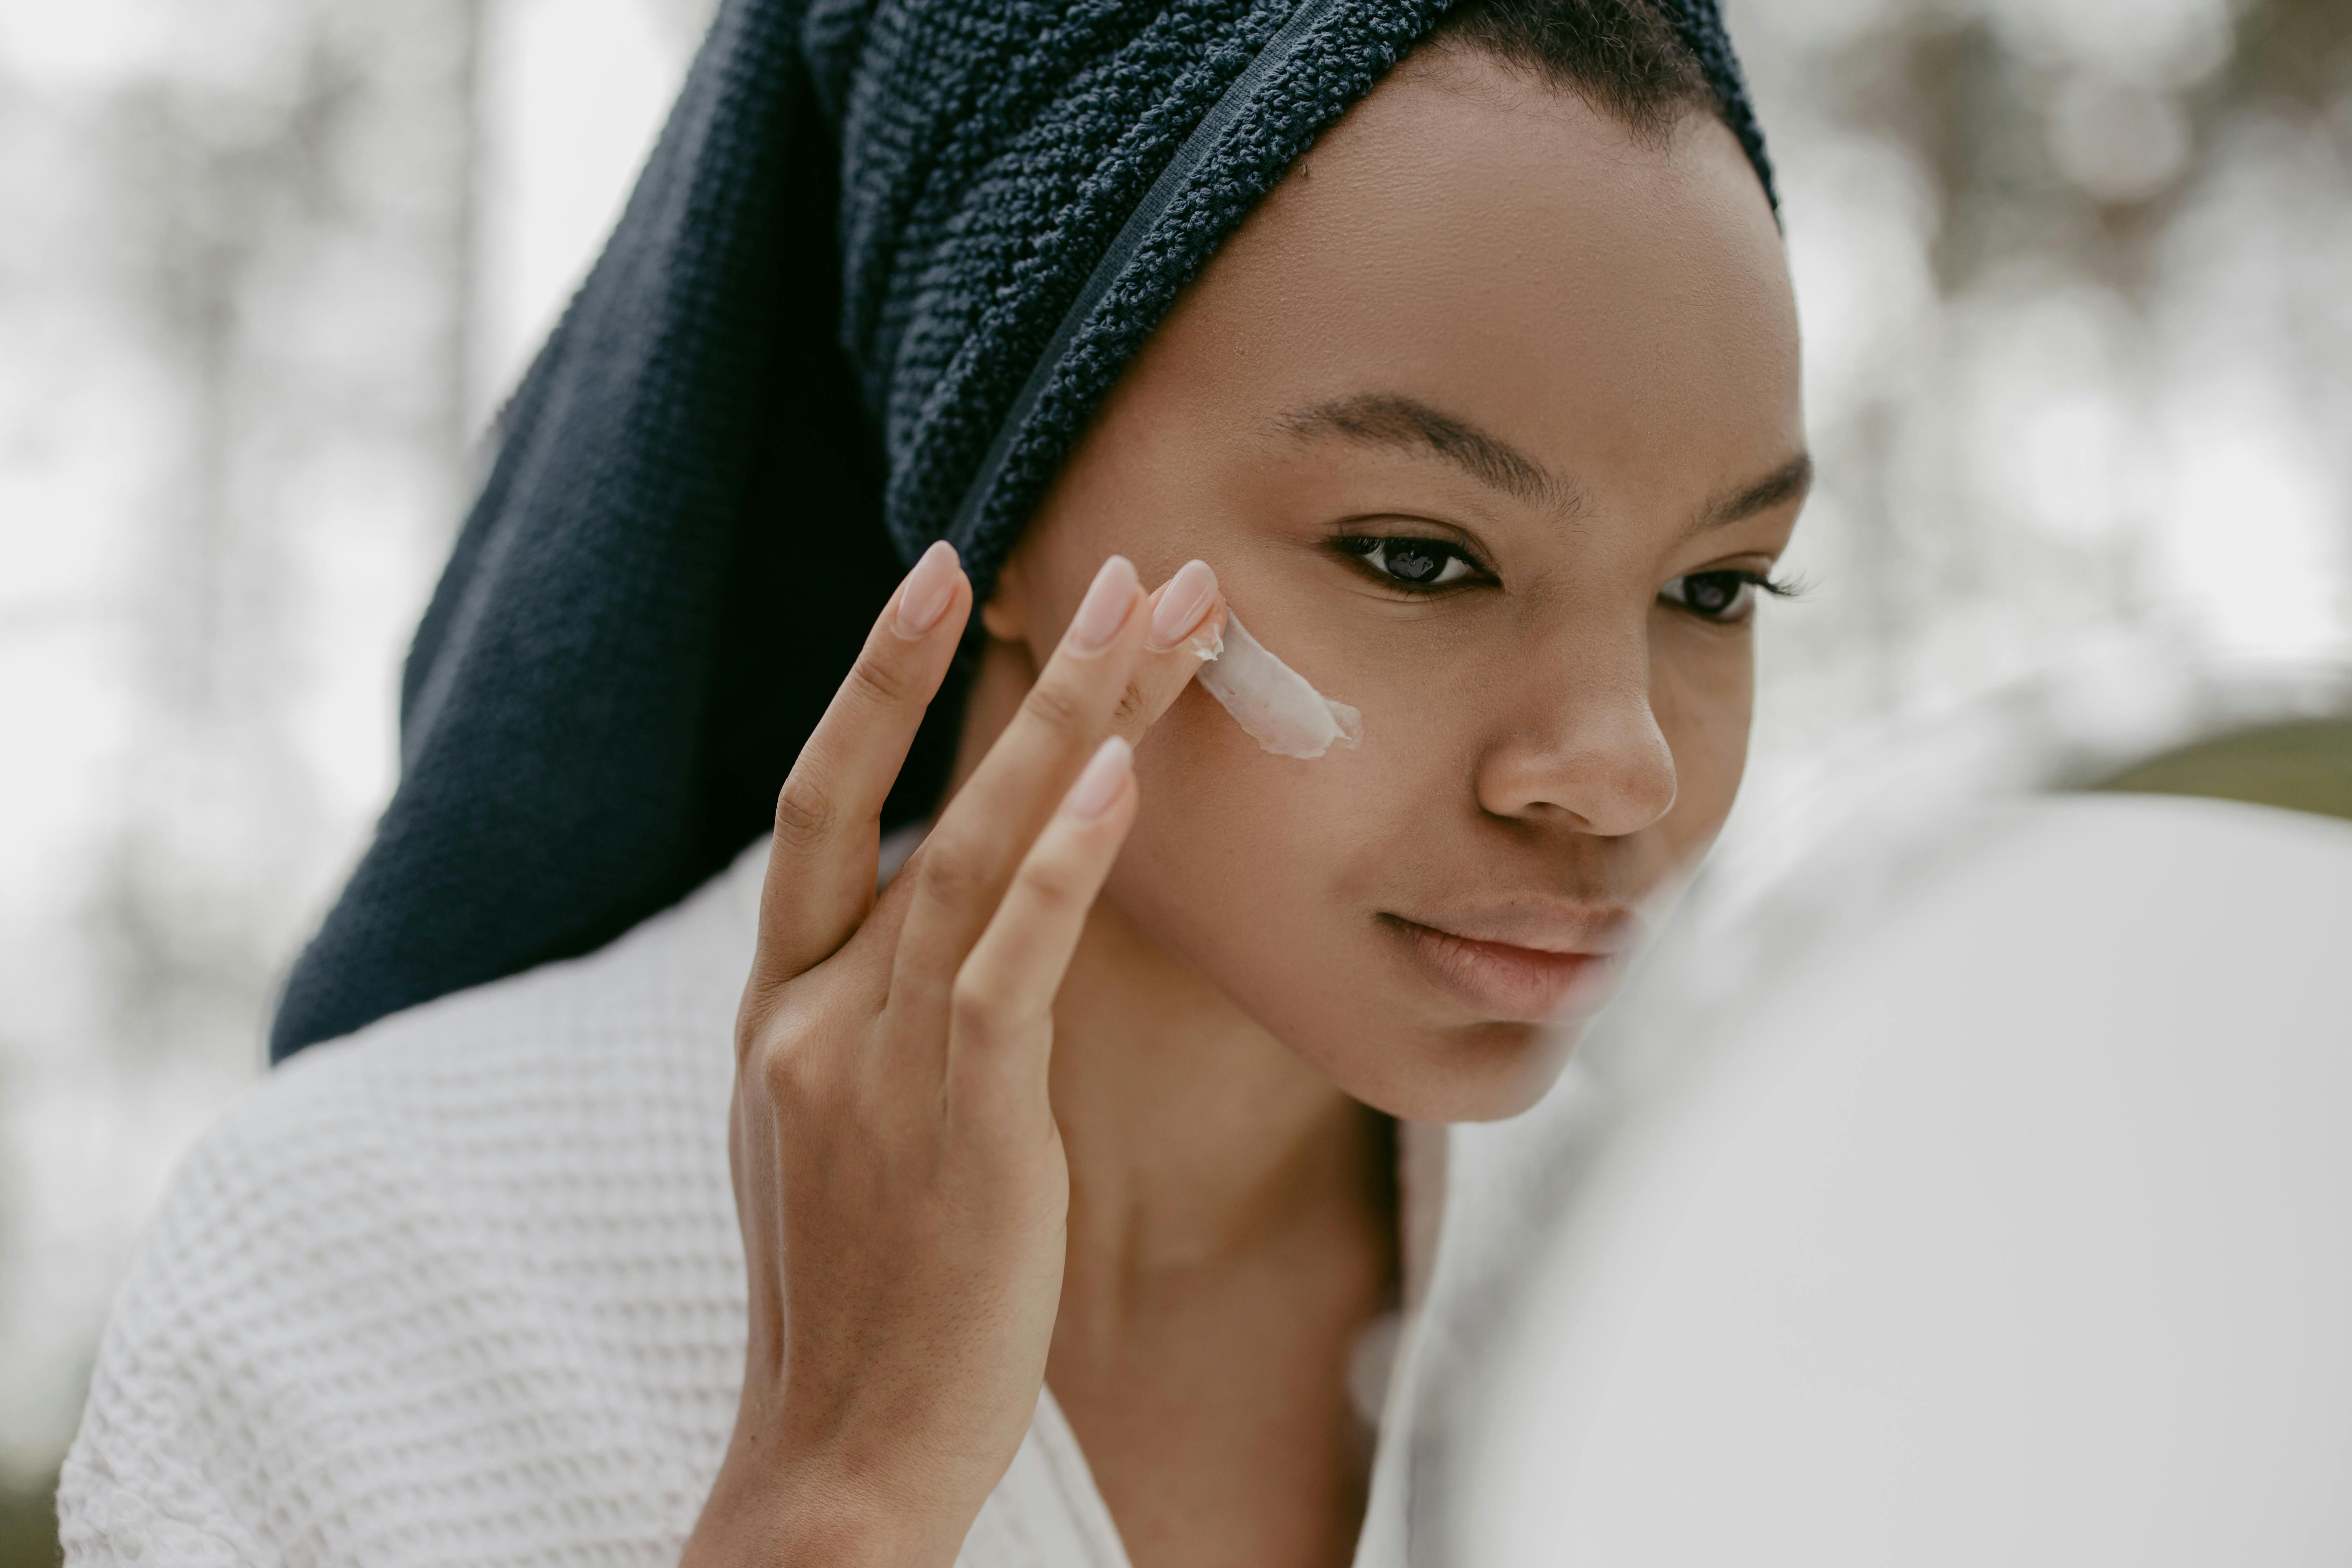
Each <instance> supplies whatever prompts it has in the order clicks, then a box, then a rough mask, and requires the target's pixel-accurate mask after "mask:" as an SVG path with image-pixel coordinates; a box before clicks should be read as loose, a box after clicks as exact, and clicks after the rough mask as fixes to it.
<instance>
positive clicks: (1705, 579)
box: [1332, 534, 1804, 626]
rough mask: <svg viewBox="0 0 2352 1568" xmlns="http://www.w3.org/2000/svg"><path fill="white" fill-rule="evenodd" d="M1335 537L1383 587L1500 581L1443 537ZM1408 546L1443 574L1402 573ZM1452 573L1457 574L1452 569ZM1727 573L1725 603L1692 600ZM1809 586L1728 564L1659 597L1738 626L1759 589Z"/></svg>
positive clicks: (1430, 589)
mask: <svg viewBox="0 0 2352 1568" xmlns="http://www.w3.org/2000/svg"><path fill="white" fill-rule="evenodd" d="M1405 547H1410V548H1411V549H1412V552H1415V553H1417V554H1420V555H1423V556H1425V557H1432V558H1434V559H1435V560H1436V561H1437V562H1438V563H1439V564H1438V567H1437V574H1436V575H1435V576H1434V577H1432V578H1429V579H1426V580H1422V581H1416V580H1414V579H1412V578H1410V577H1400V576H1398V575H1397V574H1396V573H1395V571H1394V570H1393V569H1392V568H1391V566H1390V564H1389V562H1388V555H1389V552H1391V551H1397V552H1399V553H1402V552H1403V550H1404V548H1405ZM1332 548H1334V549H1335V550H1338V551H1339V552H1340V553H1341V554H1343V555H1347V556H1349V557H1352V558H1353V559H1354V560H1356V561H1358V562H1360V563H1362V565H1363V568H1364V570H1366V571H1367V572H1369V573H1370V574H1372V575H1374V576H1375V577H1377V578H1378V579H1379V580H1380V582H1381V585H1382V586H1383V587H1388V588H1393V589H1395V590H1396V591H1397V592H1399V593H1402V594H1409V595H1413V596H1415V597H1427V596H1429V595H1433V594H1438V593H1442V592H1444V591H1445V590H1447V589H1449V588H1452V587H1454V586H1455V585H1457V584H1470V583H1472V582H1475V581H1479V580H1482V579H1483V580H1484V581H1486V582H1490V583H1491V582H1492V581H1494V576H1493V574H1491V573H1489V572H1487V571H1486V568H1485V567H1483V566H1481V565H1479V564H1478V563H1477V562H1476V561H1475V560H1473V559H1472V558H1471V555H1470V552H1468V551H1466V550H1464V549H1463V548H1462V547H1461V546H1460V545H1458V544H1453V543H1449V542H1446V541H1445V540H1443V539H1430V538H1426V537H1423V536H1418V535H1387V536H1375V535H1370V534H1355V535H1349V537H1346V538H1342V539H1335V540H1333V541H1332ZM1457 566H1458V567H1460V568H1461V570H1460V571H1459V572H1455V571H1454V568H1455V567H1457ZM1449 573H1452V574H1453V575H1451V576H1449V575H1447V574H1449ZM1726 579H1728V580H1729V582H1730V583H1731V584H1732V588H1731V593H1730V595H1729V596H1728V598H1727V601H1726V603H1725V604H1724V605H1723V606H1722V607H1721V608H1720V609H1717V610H1712V611H1710V610H1706V609H1703V608H1701V607H1700V606H1699V605H1696V604H1693V603H1692V602H1691V598H1690V594H1691V587H1690V585H1691V584H1699V583H1706V584H1709V585H1710V587H1711V588H1713V589H1716V590H1720V588H1721V586H1722V584H1723V583H1724V582H1725V580H1726ZM1803 591H1804V590H1803V587H1802V585H1801V584H1794V583H1789V582H1784V581H1781V580H1780V579H1778V578H1774V577H1771V576H1769V575H1767V574H1764V573H1761V572H1752V571H1749V570H1747V569H1746V568H1744V567H1737V566H1726V567H1720V568H1717V569H1716V570H1714V571H1710V572H1688V573H1685V574H1683V575H1682V576H1680V577H1677V578H1675V580H1674V581H1673V582H1671V583H1668V584H1666V585H1665V586H1664V588H1662V589H1660V590H1659V591H1658V597H1659V598H1660V599H1661V600H1662V601H1664V603H1666V604H1669V605H1674V606H1675V608H1676V609H1679V610H1681V611H1682V612H1683V613H1684V614H1685V615H1687V616H1692V617H1694V618H1696V619H1697V620H1701V621H1705V622H1706V623H1707V624H1708V625H1709V626H1738V625H1739V624H1741V623H1742V622H1744V621H1746V620H1747V619H1748V617H1749V616H1752V615H1753V614H1755V609H1756V595H1757V594H1758V593H1759V592H1761V593H1765V594H1769V595H1772V596H1773V597H1774V598H1776V599H1790V598H1794V597H1796V596H1797V595H1799V594H1801V593H1802V592H1803ZM1703 593H1704V591H1703Z"/></svg>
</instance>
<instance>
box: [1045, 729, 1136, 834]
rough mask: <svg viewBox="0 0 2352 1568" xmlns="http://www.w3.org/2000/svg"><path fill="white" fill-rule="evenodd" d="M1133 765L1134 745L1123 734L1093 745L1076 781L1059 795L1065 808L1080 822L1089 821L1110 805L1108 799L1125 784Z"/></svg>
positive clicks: (1114, 797)
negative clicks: (1092, 751)
mask: <svg viewBox="0 0 2352 1568" xmlns="http://www.w3.org/2000/svg"><path fill="white" fill-rule="evenodd" d="M1134 768H1135V748H1134V747H1132V746H1130V745H1129V744H1128V743H1127V742H1126V740H1125V738H1124V737H1121V736H1118V735H1113V736H1112V737H1111V738H1110V739H1109V740H1108V741H1105V742H1103V743H1102V744H1101V745H1099V746H1097V747H1096V748H1095V754H1094V756H1093V757H1092V758H1090V759H1089V760H1088V761H1087V766H1086V771H1085V772H1083V773H1080V774H1078V782H1077V783H1076V784H1072V785H1071V786H1070V793H1069V794H1068V795H1065V796H1063V797H1062V804H1063V807H1064V809H1066V811H1068V812H1069V814H1070V815H1071V816H1074V817H1076V818H1077V820H1079V821H1080V822H1092V821H1093V820H1094V819H1095V818H1096V817H1097V816H1101V815H1102V814H1103V813H1104V812H1106V811H1108V810H1109V809H1110V805H1111V802H1113V801H1115V800H1117V799H1118V792H1119V791H1120V790H1121V789H1123V788H1125V787H1126V785H1127V775H1128V774H1129V773H1131V772H1133V771H1134Z"/></svg>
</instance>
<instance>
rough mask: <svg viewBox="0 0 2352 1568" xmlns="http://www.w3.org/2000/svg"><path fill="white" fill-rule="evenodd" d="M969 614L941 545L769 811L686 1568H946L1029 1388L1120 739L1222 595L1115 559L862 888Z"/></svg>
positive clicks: (1064, 1197)
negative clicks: (892, 793)
mask: <svg viewBox="0 0 2352 1568" xmlns="http://www.w3.org/2000/svg"><path fill="white" fill-rule="evenodd" d="M970 613H971V587H970V585H969V584H968V583H967V582H966V580H965V578H964V575H963V574H962V572H961V569H960V568H959V567H958V565H957V563H956V558H955V554H954V552H952V551H951V550H950V549H949V548H948V547H947V546H946V545H944V544H937V545H933V546H932V547H931V550H930V552H929V553H927V554H926V555H925V556H924V557H923V559H922V560H921V561H920V562H919V563H917V565H916V568H915V570H914V571H913V572H912V573H911V574H908V578H907V580H906V581H905V582H904V583H902V584H900V585H899V588H898V593H897V595H894V596H893V597H892V599H891V602H890V604H889V605H887V606H886V607H885V608H884V610H883V612H882V616H881V619H880V620H879V621H878V622H877V624H876V626H875V627H874V630H873V632H872V633H871V634H870V635H869V636H868V637H867V638H866V646H865V648H864V651H863V652H862V653H861V654H860V655H859V657H858V660H857V663H856V668H853V669H852V670H851V672H850V675H849V679H847V680H845V681H844V682H843V684H842V687H841V689H840V691H839V692H838V693H837V694H836V695H835V698H834V700H833V703H832V706H831V707H830V708H828V709H827V710H826V711H825V715H824V720H823V721H821V722H820V723H819V724H818V726H817V729H816V731H815V733H814V735H812V736H811V737H810V738H809V742H808V744H807V745H806V746H804V747H803V749H802V751H801V754H800V757H799V760H798V761H797V762H796V763H794V764H793V773H792V777H791V778H790V779H789V780H788V781H787V782H786V783H785V784H784V787H783V791H782V795H780V796H779V797H778V800H777V803H776V836H775V841H774V845H773V847H772V849H771V851H770V855H769V861H768V876H767V884H766V888H765V890H764V891H763V892H762V894H761V904H760V936H759V947H758V951H757V953H756V956H755V957H754V958H753V960H752V966H751V979H750V982H749V984H747V985H746V986H745V989H744V994H743V1004H742V1010H741V1013H740V1016H739V1018H738V1022H737V1026H736V1041H735V1049H736V1080H735V1100H734V1109H733V1120H732V1126H731V1129H730V1155H731V1159H732V1163H733V1168H734V1173H735V1200H736V1207H737V1212H738V1215H739V1218H740V1221H741V1225H742V1229H743V1248H744V1254H745V1260H746V1263H747V1265H748V1267H749V1269H750V1275H751V1331H750V1342H749V1346H748V1353H747V1359H746V1366H745V1377H744V1387H743V1395H742V1403H741V1405H740V1408H739V1411H738V1413H737V1416H736V1426H735V1433H734V1436H733V1439H732V1440H731V1442H730V1445H729V1447H728V1453H727V1457H726V1459H725V1462H724V1464H723V1465H722V1466H721V1468H720V1472H719V1479H718V1482H717V1484H716V1485H715V1486H714V1487H713V1489H712V1490H711V1494H710V1499H709V1502H708V1503H707V1504H706V1505H705V1508H704V1510H703V1514H702V1518H701V1520H700V1521H699V1522H698V1525H697V1526H696V1529H695V1532H694V1537H693V1539H692V1540H691V1541H690V1542H688V1549H687V1553H686V1561H687V1562H688V1563H695V1564H702V1563H751V1562H758V1563H826V1564H848V1563H888V1564H891V1565H893V1568H898V1565H912V1564H947V1563H951V1562H952V1561H953V1560H954V1558H955V1555H956V1552H957V1551H958V1549H959V1548H960V1547H961V1544H962V1542H963V1537H964V1535H965V1533H966V1532H967V1531H969V1530H970V1529H971V1521H972V1519H973V1517H974V1515H976V1514H977V1513H978V1511H979V1510H980V1506H981V1504H982V1501H984V1500H986V1498H987V1496H988V1493H989V1491H990V1490H991V1489H992V1488H993V1487H994V1486H995V1485H996V1483H997V1481H998V1480H999V1479H1001V1478H1002V1477H1003V1473H1004V1470H1005V1468H1006V1466H1008V1465H1009V1464H1011V1462H1012V1460H1013V1453H1014V1451H1015V1450H1016V1449H1017V1448H1018V1447H1020V1444H1021V1439H1022V1436H1023V1434H1024V1432H1025V1431H1026V1430H1027V1428H1028V1425H1029V1419H1030V1415H1031V1413H1032V1412H1033V1411H1034V1409H1035V1407H1036V1403H1037V1395H1038V1392H1039V1389H1040V1388H1041V1387H1042V1386H1043V1384H1044V1380H1045V1352H1046V1347H1047V1343H1048V1341H1049V1339H1050V1337H1051V1335H1052V1332H1053V1327H1054V1318H1055V1310H1056V1309H1057V1306H1058V1303H1059V1300H1060V1297H1061V1283H1062V1262H1063V1253H1064V1245H1065V1231H1066V1224H1067V1218H1068V1207H1069V1173H1068V1167H1067V1166H1066V1163H1065V1162H1064V1159H1063V1152H1062V1142H1061V1135H1060V1133H1059V1131H1057V1130H1056V1129H1055V1123H1054V1116H1053V1111H1052V1109H1051V1107H1050V1106H1049V1105H1048V1103H1047V1100H1046V1066H1047V1062H1048V1060H1049V1058H1050V1057H1051V1054H1052V1048H1053V1033H1054V1030H1053V1005H1054V997H1055V993H1056V992H1057V991H1058V990H1059V989H1060V987H1061V982H1062V975H1063V972H1064V971H1065V970H1066V968H1067V967H1068V964H1069V962H1070V955H1071V953H1072V952H1073V951H1074V950H1075V948H1076V944H1077V941H1078V936H1079V932H1080V931H1081V930H1082V929H1083V927H1084V925H1085V923H1086V919H1087V910H1088V909H1089V908H1090V907H1091V906H1092V904H1093V902H1094V899H1095V894H1096V892H1097V890H1098V889H1100V888H1101V886H1102V882H1103V879H1104V877H1105V876H1106V875H1107V874H1108V872H1109V869H1110V866H1111V861H1112V859H1113V858H1115V857H1116V856H1117V854H1118V847H1119V844H1120V842H1121V841H1122V840H1123V839H1124V838H1125V837H1126V835H1127V830H1128V827H1129V824H1130V823H1132V822H1133V820H1134V817H1135V809H1136V791H1135V785H1134V782H1133V777H1132V773H1131V769H1130V750H1129V748H1130V744H1131V742H1132V741H1133V739H1134V738H1135V737H1136V736H1138V735H1139V734H1140V733H1141V732H1142V731H1143V730H1144V728H1145V727H1146V726H1148V725H1149V724H1150V722H1151V721H1152V720H1154V719H1156V718H1157V717H1158V716H1159V715H1160V712H1161V711H1162V710H1165V709H1166V708H1167V706H1168V704H1169V703H1170V702H1171V701H1172V700H1174V699H1175V697H1176V695H1177V693H1178V692H1180V691H1181V690H1182V689H1183V686H1184V683H1185V682H1186V681H1188V680H1190V679H1192V675H1193V673H1194V672H1195V670H1197V668H1199V664H1200V660H1199V658H1198V656H1197V654H1196V653H1195V652H1193V651H1192V648H1190V647H1187V646H1186V639H1187V638H1188V637H1192V635H1193V634H1194V633H1195V632H1196V631H1197V630H1198V629H1199V628H1200V627H1201V626H1203V625H1209V626H1222V622H1223V616H1224V607H1223V603H1222V601H1221V599H1220V598H1219V596H1218V594H1217V586H1216V578H1215V576H1214V575H1213V574H1212V573H1211V572H1210V571H1209V569H1208V568H1207V567H1206V566H1205V565H1202V564H1201V563H1197V562H1196V563H1192V565H1189V566H1187V567H1186V568H1185V569H1184V570H1183V571H1181V572H1180V573H1178V574H1176V575H1175V576H1174V577H1172V578H1171V579H1170V580H1169V582H1168V584H1166V585H1165V586H1163V587H1162V588H1161V589H1160V592H1159V593H1158V594H1156V595H1151V596H1150V598H1146V597H1145V596H1144V595H1143V594H1142V593H1141V591H1140V588H1139V584H1138V583H1137V581H1136V575H1135V569H1134V568H1133V567H1132V566H1131V565H1129V563H1127V562H1126V561H1124V560H1122V559H1119V558H1118V557H1113V558H1112V559H1111V560H1110V561H1108V562H1107V563H1105V564H1104V566H1103V568H1102V571H1101V573H1100V574H1098V575H1097V577H1096V579H1095V581H1094V584H1093V586H1092V587H1091V588H1090V589H1089V590H1088V592H1087V596H1086V599H1085V601H1084V603H1083V604H1082V605H1080V606H1079V609H1078V611H1077V614H1076V616H1074V617H1072V620H1071V623H1070V626H1069V629H1068V630H1067V631H1066V633H1065V635H1064V637H1063V638H1062V642H1061V645H1060V647H1058V648H1057V649H1056V650H1055V653H1054V655H1053V657H1052V658H1051V659H1050V660H1049V661H1048V662H1047V664H1046V666H1045V669H1044V671H1043V672H1042V673H1041V674H1040V675H1039V677H1038V679H1037V681H1036V684H1035V686H1034V688H1033V689H1031V691H1030V693H1029V695H1028V697H1027V699H1026V700H1024V702H1023V704H1022V706H1021V709H1020V711H1019V713H1018V714H1017V715H1016V717H1015V718H1014V719H1013V721H1012V723H1011V724H1010V725H1008V726H1007V728H1006V729H1005V731H1004V732H1003V735H1002V736H1001V737H999V739H998V740H997V742H996V743H995V745H994V746H993V747H992V748H991V750H990V751H989V752H988V755H987V757H986V758H985V759H984V760H983V761H982V763H981V764H980V766H979V768H978V769H977V771H976V772H975V773H973V774H972V776H971V780H970V782H969V783H967V784H965V785H964V786H963V788H962V789H961V791H960V792H959V793H958V794H957V795H956V796H955V797H954V799H953V801H952V802H951V803H950V805H948V807H947V809H946V811H945V812H944V813H943V814H942V815H941V816H940V819H939V823H938V826H936V827H934V828H933V830H932V831H931V834H930V836H929V838H928V839H927V840H926V841H925V843H924V845H923V847H922V848H921V849H920V850H919V851H918V852H917V854H916V855H915V857H914V858H913V859H912V860H910V861H909V862H908V865H907V867H906V868H905V869H904V870H902V871H901V872H900V873H899V875H898V878H897V879H895V880H893V881H892V883H891V884H890V887H889V888H888V889H887V891H885V892H884V893H882V894H881V895H880V896H879V898H878V899H877V895H876V891H875V869H876V856H877V847H878V845H879V842H880V814H881V809H882V803H883V798H884V796H885V795H887V794H888V793H889V789H890V785H891V783H892V781H893V780H894V779H895V778H896V777H897V775H898V769H899V767H900V765H901V763H903V762H904V761H905V759H906V754H907V748H908V744H909V743H910V742H912V741H913V739H914V735H915V730H916V726H917V724H918V723H919V721H920V720H921V718H922V715H923V710H924V709H925V708H926V707H927V706H928V705H929V701H930V699H931V697H932V695H933V694H934V693H935V692H936V691H937V690H938V689H939V686H940V680H941V679H942V678H943V677H944V676H945V674H946V672H947V668H948V663H949V659H950V657H951V655H952V654H953V653H954V650H955V647H956V643H957V640H958V638H959V637H960V636H961V632H962V629H963V626H964V621H965V619H966V617H967V616H969V615H970Z"/></svg>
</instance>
